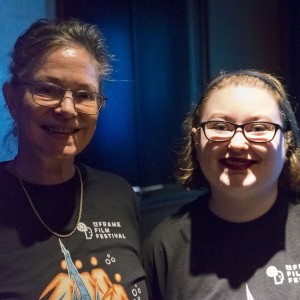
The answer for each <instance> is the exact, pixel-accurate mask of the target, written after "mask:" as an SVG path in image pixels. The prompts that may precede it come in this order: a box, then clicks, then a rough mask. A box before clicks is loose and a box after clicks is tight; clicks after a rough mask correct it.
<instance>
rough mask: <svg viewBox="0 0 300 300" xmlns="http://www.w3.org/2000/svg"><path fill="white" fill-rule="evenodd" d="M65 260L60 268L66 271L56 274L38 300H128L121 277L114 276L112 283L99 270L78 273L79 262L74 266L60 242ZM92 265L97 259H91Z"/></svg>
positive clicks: (101, 270)
mask: <svg viewBox="0 0 300 300" xmlns="http://www.w3.org/2000/svg"><path fill="white" fill-rule="evenodd" d="M60 245H61V249H62V252H63V253H64V256H65V260H64V261H63V262H62V264H61V266H62V268H63V269H65V270H67V271H68V274H66V273H60V274H58V275H57V276H56V277H55V278H54V279H53V280H52V281H51V282H50V284H49V285H48V286H47V287H46V289H45V290H44V292H43V293H42V294H41V296H40V300H42V299H49V300H56V299H66V300H79V299H86V300H89V299H91V300H100V299H101V300H128V296H127V294H126V292H125V289H124V288H123V287H122V286H121V285H120V284H119V283H120V282H121V279H122V278H121V275H120V274H115V278H114V279H115V281H116V282H118V283H112V281H111V280H110V278H109V277H108V275H107V273H106V272H105V271H104V270H103V269H101V268H94V269H93V270H92V271H91V273H89V272H82V273H79V272H78V270H77V268H76V266H78V267H79V268H81V266H82V265H81V262H80V261H76V263H75V264H74V263H73V262H72V260H71V256H70V253H69V251H68V250H67V249H66V248H65V247H64V245H63V244H62V242H61V241H60ZM91 263H92V265H94V266H95V265H96V263H97V259H96V258H95V257H93V258H91Z"/></svg>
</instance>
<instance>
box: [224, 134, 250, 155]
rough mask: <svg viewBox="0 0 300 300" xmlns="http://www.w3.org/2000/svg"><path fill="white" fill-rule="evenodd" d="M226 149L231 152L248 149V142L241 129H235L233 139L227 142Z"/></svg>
mask: <svg viewBox="0 0 300 300" xmlns="http://www.w3.org/2000/svg"><path fill="white" fill-rule="evenodd" d="M228 147H229V148H230V149H232V150H237V151H241V150H246V149H248V148H249V144H248V140H247V139H246V138H245V136H244V134H243V132H242V130H241V129H237V131H236V133H235V135H234V136H233V138H232V139H231V140H230V141H229V145H228Z"/></svg>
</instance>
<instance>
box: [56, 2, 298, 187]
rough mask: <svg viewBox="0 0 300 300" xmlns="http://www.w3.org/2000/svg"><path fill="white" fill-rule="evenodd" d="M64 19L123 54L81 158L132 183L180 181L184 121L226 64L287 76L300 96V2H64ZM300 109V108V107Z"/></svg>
mask: <svg viewBox="0 0 300 300" xmlns="http://www.w3.org/2000/svg"><path fill="white" fill-rule="evenodd" d="M56 5H57V16H58V17H59V18H60V19H68V18H69V17H73V18H77V19H79V20H83V21H86V22H89V23H92V24H97V25H98V27H99V28H100V29H101V31H102V32H103V34H104V36H105V37H106V40H107V44H108V46H109V49H110V52H111V53H112V54H114V56H115V59H114V61H113V67H114V73H113V74H112V76H111V79H110V80H109V81H107V82H106V83H105V96H106V97H107V98H108V99H109V100H108V101H107V104H106V107H105V108H104V109H103V111H102V112H101V113H100V118H99V122H98V128H97V131H96V134H95V136H94V138H93V141H92V143H91V144H90V145H89V147H88V148H87V149H86V150H85V151H84V152H83V154H82V155H81V156H80V160H82V161H84V162H86V163H87V164H89V165H91V166H94V167H96V168H99V169H104V170H108V171H113V172H115V173H117V174H119V175H121V176H123V177H125V178H126V179H127V180H128V181H129V182H130V183H131V184H132V185H138V186H142V187H144V186H149V185H156V184H168V183H173V182H174V179H173V177H172V173H173V162H174V160H175V157H176V155H175V153H176V151H177V149H178V146H180V140H181V123H182V121H183V120H184V118H185V116H186V114H187V112H188V111H189V110H190V109H191V107H192V105H193V104H194V103H195V102H196V101H197V100H198V98H199V97H200V95H201V92H202V91H203V87H204V86H205V84H206V83H207V81H208V80H210V79H211V78H212V77H213V76H215V75H217V74H218V72H219V71H220V70H227V71H230V70H237V69H244V68H256V69H260V70H264V71H267V72H271V73H273V74H275V75H277V76H280V77H282V79H283V81H284V83H285V84H286V86H287V90H288V93H289V94H290V96H291V99H292V100H293V102H294V103H295V104H296V103H297V101H296V99H300V84H299V77H300V65H299V64H300V62H299V59H298V58H299V56H300V47H299V39H300V37H299V34H300V26H299V25H300V24H299V23H300V21H299V20H300V4H299V2H298V1H296V0H294V1H292V0H286V1H283V0H272V1H269V0H239V1H236V0H186V1H185V0H172V1H171V0H160V1H150V0H94V1H92V0H88V1H84V0H57V2H56ZM297 115H298V112H297Z"/></svg>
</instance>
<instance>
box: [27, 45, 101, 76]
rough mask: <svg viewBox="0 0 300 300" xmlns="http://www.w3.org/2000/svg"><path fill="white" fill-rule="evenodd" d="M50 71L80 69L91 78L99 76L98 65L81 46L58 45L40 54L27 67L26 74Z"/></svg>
mask: <svg viewBox="0 0 300 300" xmlns="http://www.w3.org/2000/svg"><path fill="white" fill-rule="evenodd" d="M47 69H49V70H50V71H52V70H51V69H53V70H55V69H65V70H66V71H67V70H68V69H70V70H71V69H78V70H79V69H82V71H84V73H86V72H87V73H88V74H90V75H91V76H93V77H98V76H99V70H98V64H97V62H96V60H95V59H94V57H93V56H92V55H91V54H90V53H89V52H88V50H87V49H85V48H84V47H82V46H78V45H66V46H65V45H59V46H54V47H52V48H50V49H49V50H47V51H46V52H44V53H42V54H41V55H40V56H38V57H37V58H36V60H35V61H34V62H33V63H31V64H30V65H29V68H28V72H27V74H30V73H35V72H37V71H43V70H47Z"/></svg>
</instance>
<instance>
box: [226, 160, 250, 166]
mask: <svg viewBox="0 0 300 300" xmlns="http://www.w3.org/2000/svg"><path fill="white" fill-rule="evenodd" d="M226 163H227V164H229V165H234V166H241V165H244V164H245V163H246V162H245V161H236V160H227V161H226Z"/></svg>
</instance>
